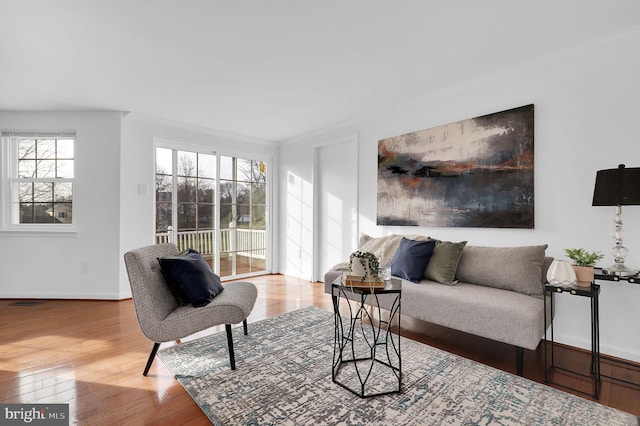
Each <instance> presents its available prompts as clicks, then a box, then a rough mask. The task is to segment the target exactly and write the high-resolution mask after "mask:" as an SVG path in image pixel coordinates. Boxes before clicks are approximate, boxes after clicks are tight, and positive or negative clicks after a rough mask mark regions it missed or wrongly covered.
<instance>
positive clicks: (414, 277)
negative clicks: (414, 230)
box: [391, 238, 436, 283]
mask: <svg viewBox="0 0 640 426" xmlns="http://www.w3.org/2000/svg"><path fill="white" fill-rule="evenodd" d="M435 245H436V241H435V240H425V241H416V240H409V239H407V238H402V239H401V240H400V244H399V245H398V250H397V251H396V254H395V256H394V257H393V261H392V262H391V275H394V276H396V277H400V278H404V279H406V280H409V281H413V282H414V283H417V282H420V280H422V277H423V275H424V270H425V268H426V267H427V263H429V259H430V258H431V255H432V254H433V249H434V248H435Z"/></svg>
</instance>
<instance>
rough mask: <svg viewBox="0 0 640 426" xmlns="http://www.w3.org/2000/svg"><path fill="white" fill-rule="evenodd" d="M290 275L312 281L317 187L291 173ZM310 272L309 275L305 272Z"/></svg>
mask: <svg viewBox="0 0 640 426" xmlns="http://www.w3.org/2000/svg"><path fill="white" fill-rule="evenodd" d="M286 217H287V224H286V226H287V242H286V253H285V258H286V271H287V274H290V275H295V276H298V277H301V278H306V279H311V277H310V276H309V273H308V271H311V270H312V264H313V187H312V185H311V183H310V182H307V181H305V180H303V179H302V178H300V176H297V175H295V174H294V173H291V172H287V212H286ZM305 271H307V272H305Z"/></svg>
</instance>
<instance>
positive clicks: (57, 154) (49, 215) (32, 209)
mask: <svg viewBox="0 0 640 426" xmlns="http://www.w3.org/2000/svg"><path fill="white" fill-rule="evenodd" d="M2 136H3V138H2V142H3V154H4V155H6V157H7V161H6V162H5V165H6V167H7V170H8V173H5V176H7V177H8V179H7V181H6V182H3V185H5V188H7V189H8V191H7V195H6V196H5V198H4V199H3V201H4V203H5V204H6V206H5V208H4V213H5V216H6V217H5V220H4V223H5V227H12V226H13V225H33V224H39V225H43V224H48V225H71V224H72V223H73V178H74V143H75V134H74V133H48V134H34V133H17V132H10V133H7V132H3V133H2ZM21 228H24V227H23V226H21Z"/></svg>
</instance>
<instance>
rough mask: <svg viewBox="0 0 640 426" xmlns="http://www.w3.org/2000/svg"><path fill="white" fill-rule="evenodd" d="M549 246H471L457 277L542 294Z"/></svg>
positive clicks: (471, 281) (461, 262)
mask: <svg viewBox="0 0 640 426" xmlns="http://www.w3.org/2000/svg"><path fill="white" fill-rule="evenodd" d="M546 249H547V245H546V244H544V245H539V246H522V247H478V246H467V247H465V249H464V250H463V251H462V256H461V258H460V263H459V264H458V270H457V271H456V278H457V279H458V280H460V281H464V282H467V283H471V284H480V285H484V286H488V287H495V288H501V289H505V290H512V291H517V292H519V293H523V294H528V295H531V296H541V295H542V293H543V284H542V266H543V263H544V258H545V250H546Z"/></svg>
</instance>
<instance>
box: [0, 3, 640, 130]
mask: <svg viewBox="0 0 640 426" xmlns="http://www.w3.org/2000/svg"><path fill="white" fill-rule="evenodd" d="M638 25H640V2H639V1H637V0H607V1H602V0H562V1H560V0H536V1H524V0H483V1H478V0H437V1H436V0H423V1H407V0H404V1H403V0H329V1H327V0H322V1H321V0H316V1H311V0H307V1H305V0H260V1H259V0H255V1H254V0H244V1H233V0H227V1H222V0H0V110H13V111H15V110H18V111H20V110H105V109H106V110H122V111H132V112H135V113H140V114H144V115H148V116H153V117H158V118H163V119H168V120H173V121H177V122H182V123H187V124H192V125H197V126H203V127H206V128H209V129H215V130H219V131H224V132H228V133H234V134H239V135H244V136H249V137H253V138H258V139H263V140H268V141H282V140H287V139H290V138H293V137H295V136H298V135H301V134H305V133H308V132H313V131H316V130H318V129H322V128H325V127H327V126H331V125H334V124H337V123H340V122H343V121H346V120H349V119H353V118H356V117H360V116H363V115H366V114H369V113H372V112H374V111H377V110H380V109H383V108H386V107H391V106H393V105H397V104H399V103H402V102H405V101H408V100H411V99H412V98H418V97H420V98H421V97H425V96H428V95H429V94H430V93H433V92H435V91H437V90H441V89H443V88H446V87H449V86H454V85H456V84H460V83H461V82H464V81H468V80H471V79H474V78H477V77H479V76H482V75H486V74H490V73H492V72H495V71H497V70H500V69H504V68H507V67H511V66H514V65H516V64H519V63H522V62H526V61H529V60H532V59H534V58H538V57H541V56H545V55H548V54H551V53H553V52H556V51H559V50H563V49H567V48H571V47H572V46H576V45H579V44H581V43H588V42H590V41H593V40H595V39H598V38H602V37H604V36H606V35H609V34H612V33H615V32H618V31H623V30H625V29H629V28H631V27H636V26H638ZM630 54H638V52H630Z"/></svg>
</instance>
